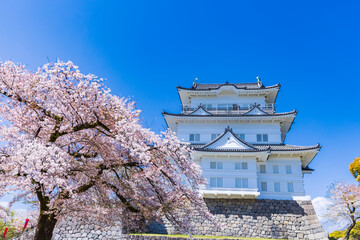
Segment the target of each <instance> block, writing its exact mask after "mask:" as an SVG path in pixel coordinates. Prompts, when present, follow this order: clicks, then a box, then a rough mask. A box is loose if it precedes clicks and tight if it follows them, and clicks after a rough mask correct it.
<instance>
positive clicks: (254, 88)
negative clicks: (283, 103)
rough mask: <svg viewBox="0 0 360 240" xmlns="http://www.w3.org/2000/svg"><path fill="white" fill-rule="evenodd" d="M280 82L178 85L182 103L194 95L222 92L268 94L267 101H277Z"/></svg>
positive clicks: (215, 94)
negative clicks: (265, 83) (266, 83)
mask: <svg viewBox="0 0 360 240" xmlns="http://www.w3.org/2000/svg"><path fill="white" fill-rule="evenodd" d="M280 86H281V85H280V84H279V83H278V84H276V85H272V86H264V85H263V84H262V82H254V83H229V82H226V83H194V84H193V85H192V87H190V88H186V87H180V86H177V87H176V88H177V90H178V94H179V96H180V101H181V103H182V104H189V103H190V99H191V98H192V97H194V96H198V97H199V96H217V95H220V94H235V95H245V96H248V95H258V94H262V95H264V96H266V102H267V103H275V101H276V98H277V95H278V92H279V89H280Z"/></svg>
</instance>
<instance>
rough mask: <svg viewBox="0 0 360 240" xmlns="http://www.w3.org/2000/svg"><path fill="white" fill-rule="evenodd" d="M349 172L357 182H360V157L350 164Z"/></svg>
mask: <svg viewBox="0 0 360 240" xmlns="http://www.w3.org/2000/svg"><path fill="white" fill-rule="evenodd" d="M349 170H350V172H351V174H352V175H353V176H354V178H355V179H356V181H358V182H360V157H358V158H355V159H354V161H353V162H352V163H350V166H349Z"/></svg>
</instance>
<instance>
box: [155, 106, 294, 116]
mask: <svg viewBox="0 0 360 240" xmlns="http://www.w3.org/2000/svg"><path fill="white" fill-rule="evenodd" d="M199 108H201V109H203V108H202V107H201V106H200V107H198V109H199ZM254 108H255V107H253V108H252V109H250V110H249V111H247V112H245V113H240V112H239V113H221V114H212V113H211V112H209V111H206V110H205V109H203V110H204V111H206V113H207V114H196V112H197V111H198V109H196V110H195V111H193V112H191V113H169V112H166V111H163V112H162V114H163V115H169V116H179V117H259V116H261V117H273V116H286V115H296V114H297V110H295V109H294V110H293V111H290V112H283V113H276V112H274V113H266V112H264V111H262V110H261V109H259V108H257V107H256V108H257V109H259V110H260V111H261V112H263V113H264V114H257V113H256V114H252V111H253V110H254ZM253 113H254V112H253Z"/></svg>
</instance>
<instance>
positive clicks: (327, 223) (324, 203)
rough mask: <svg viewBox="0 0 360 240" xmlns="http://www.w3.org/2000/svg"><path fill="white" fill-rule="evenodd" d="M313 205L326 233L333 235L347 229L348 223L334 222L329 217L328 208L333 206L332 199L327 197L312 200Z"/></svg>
mask: <svg viewBox="0 0 360 240" xmlns="http://www.w3.org/2000/svg"><path fill="white" fill-rule="evenodd" d="M312 204H313V206H314V209H315V212H316V215H317V216H318V218H319V221H320V223H321V225H322V226H323V228H324V231H325V232H327V233H331V232H333V231H336V230H343V229H344V228H346V226H347V222H346V221H342V220H339V221H334V220H332V219H329V218H328V217H327V215H328V214H329V210H328V207H329V205H330V204H331V200H330V199H328V198H325V197H317V198H314V199H313V200H312Z"/></svg>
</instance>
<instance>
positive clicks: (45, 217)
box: [34, 213, 57, 240]
mask: <svg viewBox="0 0 360 240" xmlns="http://www.w3.org/2000/svg"><path fill="white" fill-rule="evenodd" d="M56 222H57V219H56V218H55V216H54V214H42V213H40V216H39V220H38V224H37V227H36V233H35V237H34V240H51V238H52V235H53V231H54V228H55V225H56Z"/></svg>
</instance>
